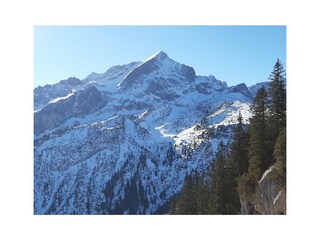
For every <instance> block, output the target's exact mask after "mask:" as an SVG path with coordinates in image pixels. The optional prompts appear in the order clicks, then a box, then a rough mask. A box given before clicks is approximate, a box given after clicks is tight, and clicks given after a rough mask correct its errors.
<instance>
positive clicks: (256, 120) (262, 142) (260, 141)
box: [248, 88, 272, 180]
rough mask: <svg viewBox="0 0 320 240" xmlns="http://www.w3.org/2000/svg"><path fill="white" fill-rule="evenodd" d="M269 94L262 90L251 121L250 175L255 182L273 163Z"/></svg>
mask: <svg viewBox="0 0 320 240" xmlns="http://www.w3.org/2000/svg"><path fill="white" fill-rule="evenodd" d="M266 101H267V92H266V90H265V89H264V88H261V89H260V90H259V91H258V92H257V95H256V97H255V99H254V102H253V107H252V114H253V117H252V118H251V119H250V128H249V135H250V145H249V169H248V171H249V173H250V174H251V175H252V177H253V178H254V179H255V180H258V179H259V178H260V177H261V174H262V172H263V171H265V170H266V169H267V168H268V167H269V165H270V163H271V162H272V151H271V154H270V151H269V150H268V147H267V143H268V142H267V132H266V131H267V114H266V113H267V108H266Z"/></svg>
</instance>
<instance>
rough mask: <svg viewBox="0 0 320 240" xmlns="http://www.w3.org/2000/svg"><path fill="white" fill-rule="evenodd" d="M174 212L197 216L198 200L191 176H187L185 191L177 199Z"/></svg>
mask: <svg viewBox="0 0 320 240" xmlns="http://www.w3.org/2000/svg"><path fill="white" fill-rule="evenodd" d="M173 212H174V213H175V214H181V215H194V214H197V199H196V194H195V188H194V186H193V182H192V177H191V176H186V178H185V182H184V185H183V189H182V191H181V194H180V196H179V197H178V199H177V202H176V204H175V206H174V210H173Z"/></svg>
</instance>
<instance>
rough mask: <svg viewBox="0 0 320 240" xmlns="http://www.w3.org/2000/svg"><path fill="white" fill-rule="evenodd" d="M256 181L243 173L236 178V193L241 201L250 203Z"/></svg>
mask: <svg viewBox="0 0 320 240" xmlns="http://www.w3.org/2000/svg"><path fill="white" fill-rule="evenodd" d="M255 186H256V180H255V178H254V177H253V176H252V174H250V173H244V174H243V175H242V176H241V177H239V178H238V193H239V197H240V199H241V200H242V201H250V200H251V196H252V193H253V192H254V190H255Z"/></svg>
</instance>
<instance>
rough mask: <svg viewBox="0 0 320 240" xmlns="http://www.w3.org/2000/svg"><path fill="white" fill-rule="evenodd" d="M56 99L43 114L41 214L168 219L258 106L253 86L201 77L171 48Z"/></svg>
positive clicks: (39, 121) (37, 171)
mask: <svg viewBox="0 0 320 240" xmlns="http://www.w3.org/2000/svg"><path fill="white" fill-rule="evenodd" d="M80 86H81V87H80ZM52 88H56V87H55V86H52ZM59 88H60V86H59ZM35 91H36V90H35ZM37 91H40V90H37ZM40 92H41V91H40ZM47 95H48V96H54V97H50V98H48V97H44V98H45V100H43V101H42V100H41V97H39V98H40V100H38V101H37V102H41V104H42V105H41V108H38V107H35V109H36V110H37V111H36V112H35V114H34V118H35V121H34V122H35V126H34V129H35V137H34V196H35V197H34V204H35V205H34V210H35V213H36V214H125V213H128V214H154V213H165V212H166V209H167V204H168V203H169V201H170V199H171V197H172V196H173V195H174V194H176V193H178V192H179V191H180V190H181V188H182V185H183V181H184V178H185V176H186V175H187V174H190V173H191V172H194V171H197V172H202V171H204V170H205V169H206V168H207V166H208V164H209V162H210V160H211V159H212V158H213V156H214V152H215V149H216V147H217V144H218V143H219V141H224V142H228V140H229V138H230V134H231V132H232V128H233V126H234V124H236V119H237V116H238V113H239V111H240V112H241V113H242V115H243V117H244V121H245V122H246V121H248V119H249V117H250V115H251V113H250V104H251V101H252V97H251V94H250V92H249V90H248V88H247V87H246V86H245V85H244V84H242V85H238V86H235V87H230V88H229V87H228V86H227V84H226V83H225V82H221V81H219V80H217V79H216V78H215V77H213V76H208V77H206V76H197V75H196V73H195V71H194V69H193V68H192V67H189V66H186V65H184V64H180V63H177V62H175V61H174V60H172V59H170V58H169V57H168V55H167V54H166V53H164V52H162V51H160V52H158V53H156V54H154V55H153V56H151V57H149V58H147V59H146V60H144V61H141V62H134V63H130V64H127V65H122V66H115V67H112V68H110V69H109V70H107V71H106V72H105V73H103V74H97V73H92V74H90V75H89V76H88V77H86V78H85V79H83V80H82V81H81V83H79V84H77V87H73V88H68V87H66V90H65V93H64V94H57V95H52V94H51V95H50V93H47V94H46V95H45V94H44V93H41V94H38V95H37V96H47ZM35 97H36V95H35Z"/></svg>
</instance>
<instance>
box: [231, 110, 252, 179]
mask: <svg viewBox="0 0 320 240" xmlns="http://www.w3.org/2000/svg"><path fill="white" fill-rule="evenodd" d="M242 120H243V118H242V115H241V112H239V116H238V124H237V126H236V127H235V129H234V132H233V135H232V140H231V146H230V161H231V164H232V166H233V168H234V171H235V175H236V177H239V176H241V175H242V174H243V173H244V172H247V171H248V165H249V163H248V136H247V133H246V131H245V130H244V126H243V123H242Z"/></svg>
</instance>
